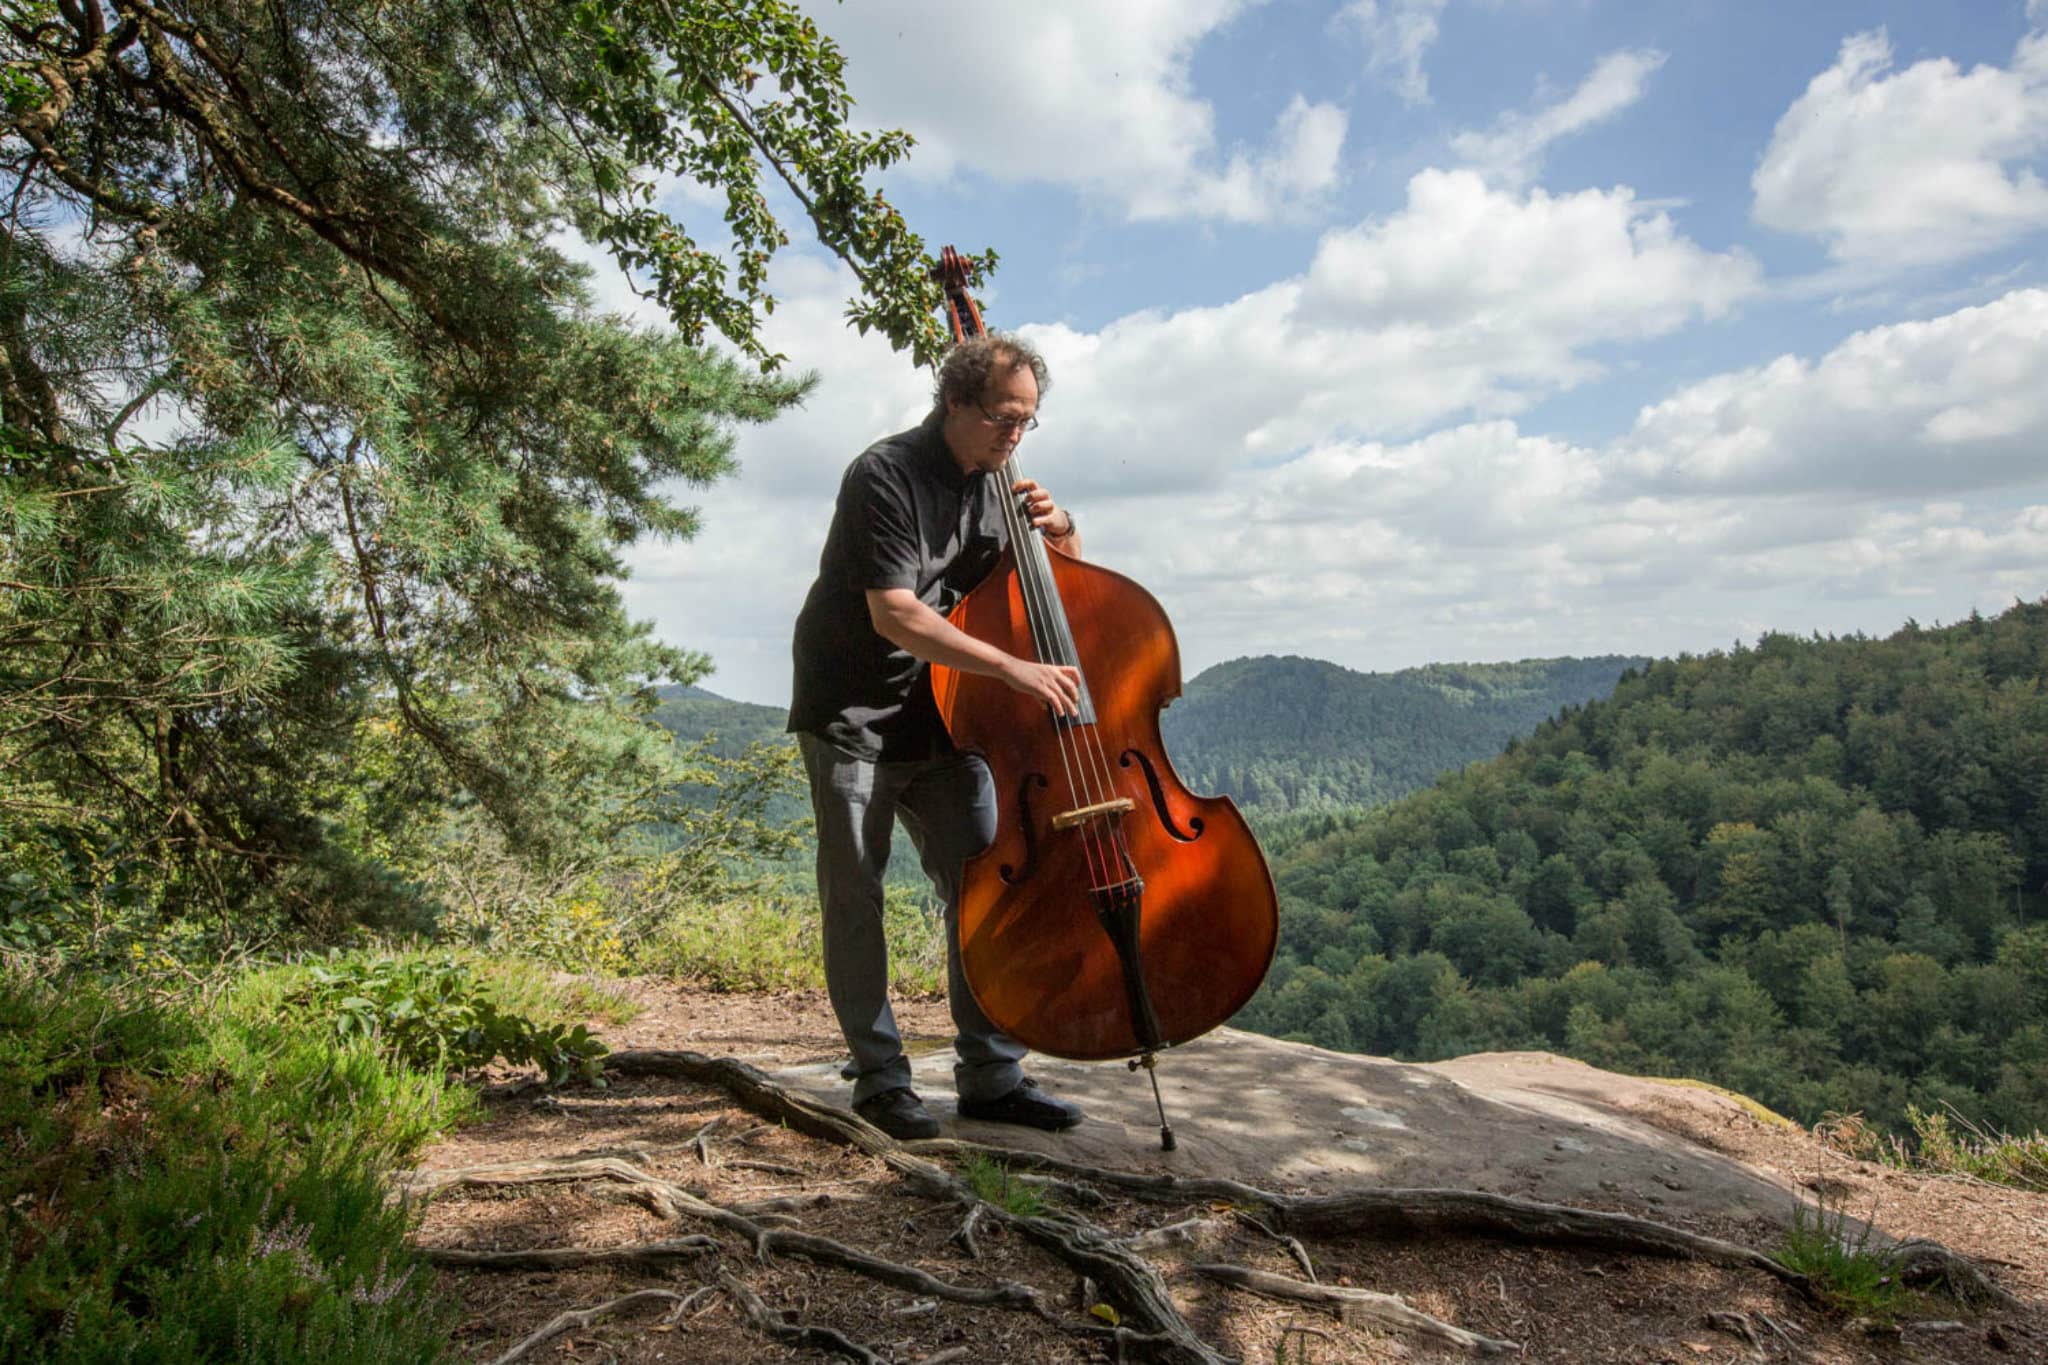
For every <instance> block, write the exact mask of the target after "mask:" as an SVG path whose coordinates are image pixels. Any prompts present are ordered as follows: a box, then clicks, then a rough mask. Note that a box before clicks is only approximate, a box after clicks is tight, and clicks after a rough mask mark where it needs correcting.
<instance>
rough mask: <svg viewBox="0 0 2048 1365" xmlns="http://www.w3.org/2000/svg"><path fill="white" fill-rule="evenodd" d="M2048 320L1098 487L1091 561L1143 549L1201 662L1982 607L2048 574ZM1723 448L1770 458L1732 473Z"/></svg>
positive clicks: (1863, 338) (1900, 331) (1987, 318)
mask: <svg viewBox="0 0 2048 1365" xmlns="http://www.w3.org/2000/svg"><path fill="white" fill-rule="evenodd" d="M2044 328H2048V294H2043V293H2040V292H2038V291H2029V292H2019V293H2014V294H2011V295H2008V296H2007V297H2006V298H2004V299H2001V300H1999V301H1998V302H1997V303H1996V304H1993V305H1990V306H1987V307H1982V308H1972V309H1965V310H1962V311H1960V312H1957V313H1954V314H1951V315H1949V316H1947V317H1944V318H1938V319H1934V320H1932V321H1930V322H1909V323H1901V324H1897V325H1895V326H1891V327H1884V328H1877V329H1872V330H1871V331H1868V332H1865V333H1862V334H1859V335H1857V336H1854V337H1851V338H1849V339H1848V340H1846V341H1844V342H1843V343H1842V344H1841V345H1839V346H1837V347H1835V348H1834V349H1833V350H1831V351H1830V352H1828V353H1827V354H1825V355H1823V356H1821V357H1819V358H1818V359H1815V360H1803V359H1799V358H1796V357H1788V358H1787V359H1785V360H1783V361H1780V362H1777V363H1775V364H1773V365H1769V366H1764V367H1760V368H1758V369H1756V370H1746V371H1740V372H1736V373H1733V374H1729V375H1724V376H1720V377H1718V378H1716V379H1714V380H1710V381H1707V382H1706V383H1703V384H1699V385H1694V386H1691V387H1690V388H1688V389H1686V390H1684V391H1682V392H1680V393H1678V394H1675V395H1673V396H1672V398H1671V399H1670V400H1668V401H1667V402H1665V403H1661V404H1657V405H1655V406H1653V407H1651V408H1649V409H1646V410H1645V412H1644V414H1643V416H1642V419H1641V420H1640V421H1639V422H1638V423H1637V425H1636V427H1635V428H1634V429H1633V430H1632V431H1631V432H1629V433H1628V434H1627V435H1626V436H1625V437H1623V438H1622V439H1620V440H1618V441H1616V442H1614V443H1612V444H1610V445H1608V446H1605V447H1595V446H1588V445H1581V444H1577V443H1573V442H1569V441H1564V440H1560V439H1557V438H1555V437H1552V436H1547V435H1543V434H1540V433H1535V432H1529V431H1524V430H1522V429H1520V427H1519V426H1518V425H1517V424H1516V423H1515V422H1513V421H1507V420H1494V421H1482V422H1470V423H1465V424H1463V425H1460V426H1456V427H1452V428H1450V429H1447V430H1443V431H1438V432H1434V433H1431V434H1429V435H1427V436H1423V437H1420V438H1418V439H1415V440H1412V441H1405V442H1382V441H1358V440H1350V441H1347V440H1342V439H1336V440H1327V441H1323V442H1319V443H1317V444H1316V445H1315V446H1314V447H1313V448H1311V449H1310V450H1308V451H1306V452H1305V453H1303V454H1301V455H1300V456H1298V457H1297V458H1295V459H1293V460H1290V461H1288V462H1286V463H1284V464H1282V465H1280V466H1278V467H1275V468H1257V467H1252V466H1249V465H1240V466H1239V467H1237V468H1235V469H1233V470H1231V471H1229V473H1228V474H1227V475H1226V476H1225V477H1224V482H1223V485H1222V487H1221V489H1220V490H1218V491H1216V492H1208V493H1202V494H1196V493H1192V492H1189V493H1179V494H1176V493H1172V492H1170V491H1169V492H1168V493H1166V494H1165V495H1164V496H1162V495H1160V494H1159V493H1157V492H1154V491H1151V490H1147V491H1146V492H1145V493H1143V494H1142V495H1139V494H1125V495H1122V496H1119V497H1116V498H1114V499H1110V500H1107V501H1106V505H1104V506H1103V507H1102V508H1101V511H1100V513H1099V514H1098V515H1096V516H1095V517H1094V518H1092V520H1091V530H1090V536H1091V551H1092V552H1093V553H1096V554H1098V555H1100V556H1103V557H1107V558H1110V559H1111V560H1112V561H1113V562H1116V563H1119V564H1123V563H1128V564H1134V565H1142V566H1144V569H1143V572H1144V575H1145V576H1146V577H1147V583H1148V586H1151V587H1152V588H1153V590H1154V591H1155V592H1157V593H1158V594H1159V596H1160V597H1161V599H1162V601H1164V602H1165V603H1166V605H1167V607H1168V610H1169V612H1171V613H1172V614H1173V616H1174V619H1175V620H1176V622H1177V624H1178V625H1179V627H1180V630H1181V634H1182V637H1183V647H1184V652H1185V654H1186V655H1187V657H1188V658H1189V659H1190V660H1191V661H1193V665H1194V666H1196V667H1199V666H1200V665H1201V664H1202V663H1206V662H1209V661H1211V660H1214V659H1216V658H1219V657H1227V656H1229V655H1233V654H1242V653H1247V652H1258V651H1277V652H1294V653H1307V654H1312V655H1318V656H1320V657H1324V658H1331V659H1335V660H1337V661H1339V662H1345V663H1351V664H1353V665H1355V666H1366V667H1388V666H1398V665H1400V664H1402V663H1412V662H1419V661H1422V660H1426V659H1452V658H1470V657H1475V656H1478V657H1490V658H1502V657H1513V656H1515V655H1516V654H1517V653H1522V654H1557V653H1566V652H1597V651H1605V650H1611V649H1616V648H1625V649H1629V650H1642V651H1647V652H1674V651H1676V650H1679V649H1688V648H1689V649H1698V648H1702V647H1705V646H1708V645H1712V644H1725V643H1726V642H1727V641H1728V640H1729V639H1731V638H1733V636H1734V635H1736V634H1747V635H1750V636H1753V635H1754V634H1755V633H1756V631H1757V630H1758V629H1762V628H1773V629H1789V630H1794V631H1805V630H1811V629H1822V630H1830V631H1844V630H1859V629H1860V630H1870V631H1883V630H1889V629H1891V628H1892V627H1893V626H1895V625H1896V624H1897V621H1898V619H1899V618H1900V617H1902V616H1903V615H1904V614H1905V613H1906V611H1908V610H1911V611H1913V612H1914V613H1915V614H1917V615H1919V616H1920V617H1921V618H1922V619H1923V620H1930V619H1933V618H1934V617H1936V616H1941V615H1946V616H1948V617H1949V618H1951V619H1953V617H1955V616H1956V615H1959V614H1961V613H1963V612H1965V611H1967V610H1969V609H1970V607H1972V606H1981V607H1982V608H1983V609H1985V610H1987V611H1994V610H1998V609H2000V608H2002V607H2003V606H2005V605H2006V604H2008V603H2009V602H2011V601H2012V600H2013V599H2014V598H2027V599H2034V598H2038V597H2040V596H2041V595H2042V594H2043V593H2044V592H2048V470H2044V468H2043V466H2042V465H2041V462H2040V461H2039V459H2038V457H2037V453H2038V451H2039V450H2041V449H2042V448H2043V446H2044V444H2048V396H2044V395H2048V377H2044V368H2048V359H2044V358H2043V357H2044V356H2048V346H2044V345H2043V344H2042V342H2043V341H2044V340H2048V337H2044V335H2043V330H2044ZM1987 414H1988V416H1987ZM1944 421H1946V422H1947V423H1948V429H1944ZM1716 441H1725V442H1726V443H1727V448H1728V449H1733V450H1736V451H1740V452H1745V453H1747V452H1754V451H1767V452H1772V453H1773V458H1772V459H1771V460H1769V461H1767V462H1765V463H1764V464H1763V465H1761V466H1759V467H1756V468H1751V467H1749V466H1746V465H1742V464H1737V465H1735V466H1732V467H1723V466H1722V465H1720V464H1718V463H1716V460H1717V459H1718V457H1719V455H1720V454H1721V453H1722V448H1721V447H1720V446H1717V445H1715V442H1716ZM2028 452H2034V453H2035V458H2027V453H2028ZM1212 566H1213V567H1212ZM1902 602H1912V603H1920V604H1922V605H1918V606H1911V607H1908V606H1902V605H1901V603H1902Z"/></svg>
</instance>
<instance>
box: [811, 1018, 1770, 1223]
mask: <svg viewBox="0 0 2048 1365" xmlns="http://www.w3.org/2000/svg"><path fill="white" fill-rule="evenodd" d="M952 1061H953V1057H952V1051H951V1049H950V1048H948V1047H944V1046H940V1047H937V1048H931V1047H924V1048H920V1049H919V1052H918V1055H916V1056H915V1057H914V1058H913V1060H912V1071H913V1074H914V1076H915V1078H916V1079H915V1084H916V1087H917V1091H918V1093H919V1094H920V1095H921V1096H923V1098H924V1101H925V1104H926V1105H927V1107H929V1108H930V1110H931V1111H932V1113H933V1114H934V1115H935V1116H936V1117H937V1118H938V1119H939V1120H940V1121H941V1122H942V1123H943V1124H944V1125H945V1136H948V1137H959V1138H966V1139H970V1140H973V1141H977V1142H987V1143H992V1144H996V1145H1000V1146H1005V1147H1017V1148H1024V1149H1028V1150H1031V1151H1036V1152H1043V1153H1046V1154H1047V1155H1052V1156H1058V1157H1062V1158H1064V1159H1066V1160H1069V1161H1076V1162H1081V1163H1084V1164H1087V1165H1091V1166H1105V1167H1111V1168H1115V1169H1119V1170H1129V1171H1143V1172H1165V1171H1171V1172H1174V1173H1177V1174H1181V1175H1189V1176H1221V1177H1226V1178H1229V1179H1233V1180H1239V1181H1243V1182H1245V1183H1246V1184H1251V1185H1258V1186H1261V1187H1264V1188H1268V1189H1285V1190H1293V1191H1307V1192H1314V1193H1330V1192H1335V1191H1338V1190H1342V1189H1347V1188H1354V1189H1355V1188H1358V1187H1361V1186H1371V1187H1376V1188H1384V1187H1416V1186H1432V1187H1448V1188H1459V1189H1473V1190H1487V1191H1491V1192H1493V1193H1496V1194H1512V1195H1520V1196H1522V1197H1525V1198H1531V1199H1541V1200H1545V1201H1549V1202H1552V1203H1559V1204H1573V1205H1578V1206H1582V1207H1601V1208H1613V1207H1616V1206H1626V1207H1631V1208H1636V1209H1638V1210H1639V1211H1645V1212H1648V1213H1649V1214H1650V1216H1653V1217H1657V1218H1660V1219H1662V1220H1664V1221H1667V1222H1676V1223H1680V1224H1683V1223H1686V1222H1689V1221H1692V1220H1693V1219H1695V1218H1701V1217H1711V1218H1712V1219H1714V1220H1716V1221H1720V1220H1724V1219H1728V1218H1731V1217H1732V1218H1737V1219H1750V1218H1760V1219H1767V1220H1770V1221H1773V1222H1780V1223H1782V1222H1786V1221H1788V1220H1789V1218H1790V1215H1791V1211H1792V1209H1793V1207H1794V1203H1795V1199H1794V1194H1793V1191H1792V1188H1791V1187H1790V1186H1789V1185H1786V1184H1783V1183H1781V1182H1779V1181H1778V1180H1776V1179H1774V1178H1772V1177H1771V1176H1768V1175H1766V1174H1765V1173H1764V1172H1761V1171H1759V1170H1757V1169H1755V1168H1753V1167H1750V1166H1747V1165H1744V1164H1743V1163H1741V1162H1739V1161H1736V1160H1734V1159H1732V1158H1730V1157H1727V1156H1723V1155H1721V1154H1720V1153H1718V1152H1716V1151H1714V1150H1712V1149H1711V1148H1708V1147H1705V1146H1702V1145H1700V1144H1699V1143H1697V1142H1694V1141H1692V1140H1690V1139H1688V1138H1686V1137H1683V1136H1680V1135H1679V1134H1678V1133H1676V1132H1673V1131H1670V1130H1669V1129H1667V1128H1665V1127H1660V1126H1657V1125H1655V1124H1653V1123H1650V1122H1647V1121H1645V1118H1644V1116H1645V1115H1652V1116H1655V1115H1660V1114H1676V1115H1677V1116H1679V1117H1682V1118H1686V1119H1689V1120H1690V1122H1688V1123H1686V1124H1685V1125H1684V1126H1687V1127H1691V1128H1701V1127H1705V1128H1709V1129H1710V1128H1711V1127H1713V1126H1714V1125H1716V1124H1725V1123H1729V1122H1747V1121H1749V1117H1750V1116H1749V1115H1748V1114H1747V1113H1746V1112H1745V1110H1744V1108H1743V1106H1742V1104H1741V1102H1740V1101H1738V1100H1737V1099H1735V1098H1733V1097H1730V1096H1727V1095H1724V1094H1721V1093H1719V1092H1716V1091H1712V1090H1707V1089H1698V1088H1688V1087H1685V1086H1682V1085H1679V1084H1676V1083H1672V1082H1666V1081H1654V1080H1644V1079H1641V1078H1637V1077H1632V1076H1621V1075H1616V1074H1615V1073H1613V1072H1608V1071H1601V1070H1599V1069H1597V1068H1595V1067H1590V1066H1586V1065H1585V1064H1583V1063H1580V1062H1574V1061H1570V1060H1567V1059H1565V1058H1561V1057H1557V1056H1553V1055H1552V1054H1549V1053H1542V1052H1494V1053H1482V1054H1478V1055H1476V1056H1472V1057H1462V1058H1459V1059H1457V1060H1456V1061H1450V1062H1439V1063H1432V1064H1412V1063H1406V1062H1395V1061H1389V1060H1386V1059H1385V1058H1380V1057H1361V1056H1354V1055H1351V1054H1348V1053H1338V1052H1327V1051H1324V1050H1323V1049H1321V1048H1317V1047H1310V1046H1308V1045H1306V1044H1302V1043H1288V1042H1282V1041H1280V1040H1278V1039H1275V1038H1267V1037H1263V1036H1261V1035H1259V1034H1254V1033H1242V1032H1239V1031H1237V1030H1235V1029H1218V1030H1217V1031H1215V1032H1213V1033H1210V1034H1208V1035H1206V1036H1204V1037H1202V1038H1199V1039H1197V1040H1195V1041H1194V1042H1192V1043H1188V1044H1186V1045H1184V1046H1181V1047H1177V1048H1174V1049H1172V1050H1171V1051H1170V1052H1168V1053H1166V1054H1164V1055H1163V1056H1162V1057H1161V1059H1160V1062H1159V1086H1160V1093H1161V1094H1162V1096H1163V1097H1164V1098H1165V1101H1166V1112H1167V1116H1168V1118H1169V1119H1170V1120H1171V1122H1172V1124H1173V1128H1174V1134H1175V1136H1176V1137H1177V1139H1178V1141H1179V1145H1178V1150H1176V1151H1172V1152H1163V1151H1161V1150H1160V1147H1159V1121H1158V1116H1157V1113H1156V1111H1155V1110H1154V1108H1153V1103H1152V1090H1151V1087H1150V1086H1149V1085H1148V1084H1147V1083H1146V1079H1145V1077H1144V1075H1143V1074H1142V1073H1137V1072H1132V1071H1131V1070H1129V1069H1128V1068H1126V1067H1125V1066H1124V1065H1123V1064H1122V1063H1081V1062H1065V1061H1059V1060H1057V1059H1055V1058H1051V1057H1038V1056H1034V1057H1032V1058H1031V1059H1030V1061H1029V1063H1028V1065H1029V1068H1030V1070H1031V1073H1032V1074H1033V1075H1034V1076H1036V1077H1037V1078H1038V1079H1039V1081H1040V1082H1041V1083H1042V1084H1043V1085H1044V1086H1045V1088H1046V1089H1047V1090H1049V1091H1051V1092H1052V1093H1054V1094H1057V1095H1060V1096H1062V1097H1063V1098H1066V1099H1070V1100H1073V1101H1075V1102H1077V1103H1079V1104H1080V1105H1081V1106H1082V1108H1083V1109H1085V1110H1086V1111H1087V1114H1088V1121H1087V1122H1085V1123H1083V1124H1082V1125H1081V1126H1080V1127H1078V1128H1075V1129H1072V1130H1070V1131H1068V1132H1065V1133H1041V1132H1036V1131H1034V1130H1031V1129H1028V1128H1018V1127H1014V1126H1010V1125H1004V1124H992V1123H981V1122H977V1121H975V1120H972V1119H963V1118H960V1117H959V1116H958V1114H957V1113H956V1112H955V1111H954V1107H953V1083H952V1082H953V1078H952ZM774 1074H775V1076H776V1079H777V1080H779V1081H781V1082H783V1083H784V1084H787V1085H790V1086H793V1087H795V1088H798V1089H801V1090H803V1091H805V1092H807V1093H809V1094H811V1095H814V1096H816V1097H817V1098H819V1099H822V1100H824V1101H826V1102H828V1103H833V1104H838V1105H842V1106H843V1105H847V1104H849V1103H850V1102H851V1094H852V1092H851V1088H850V1087H849V1086H848V1084H847V1083H846V1081H845V1080H843V1079H842V1078H841V1076H840V1073H839V1068H838V1066H837V1065H836V1064H818V1065H811V1066H801V1067H792V1068H789V1069H787V1070H783V1071H778V1072H776V1073H774ZM1645 1205H1647V1206H1648V1208H1647V1209H1644V1208H1643V1206H1645Z"/></svg>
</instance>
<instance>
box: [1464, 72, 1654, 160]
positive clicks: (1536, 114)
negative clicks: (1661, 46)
mask: <svg viewBox="0 0 2048 1365" xmlns="http://www.w3.org/2000/svg"><path fill="white" fill-rule="evenodd" d="M1663 65H1664V54H1663V53H1661V52H1656V51H1651V50H1648V49H1633V50H1625V51H1621V52H1610V53H1608V54H1607V55H1606V56H1605V57H1602V58H1601V59H1600V60H1599V62H1597V63H1596V64H1595V65H1594V67H1593V70H1592V71H1591V72H1590V73H1588V74H1587V76H1586V79H1585V80H1583V81H1581V82H1579V85H1578V88H1576V89H1575V90H1573V91H1572V92H1571V93H1570V94H1568V95H1565V96H1563V97H1562V98H1560V99H1555V100H1552V101H1549V102H1548V103H1544V104H1539V105H1537V106H1536V107H1535V108H1532V109H1527V110H1515V111H1511V112H1509V113H1506V114H1503V115H1501V117H1500V119H1499V120H1498V121H1497V122H1496V123H1495V124H1494V126H1493V129H1492V130H1491V131H1490V132H1484V133H1481V132H1463V133H1459V134H1458V135H1456V136H1455V137H1453V138H1452V139H1451V148H1452V150H1453V151H1455V152H1456V153H1457V154H1458V155H1459V157H1461V158H1462V159H1463V160H1464V161H1465V162H1466V163H1467V164H1468V165H1471V166H1474V167H1477V168H1478V169H1480V170H1482V171H1484V172H1486V173H1487V174H1488V175H1490V176H1492V177H1493V178H1494V179H1496V180H1499V181H1502V182H1505V183H1507V184H1510V185H1520V184H1524V183H1526V182H1528V181H1529V180H1531V179H1533V178H1534V177H1535V175H1536V173H1537V171H1538V170H1539V169H1541V167H1542V164H1543V153H1544V152H1545V151H1546V150H1547V149H1548V148H1549V146H1550V144H1551V143H1553V142H1556V141H1557V140H1558V139H1560V138H1565V137H1570V136H1571V135H1572V134H1573V133H1577V132H1580V131H1583V130H1584V129H1587V128H1590V127H1592V126H1593V125H1594V124H1597V123H1603V122H1605V121H1606V120H1608V119H1611V118H1613V117H1614V116H1615V115H1616V114H1619V113H1620V112H1621V111H1622V110H1624V109H1626V108H1628V107H1629V106H1630V105H1632V104H1634V103H1635V102H1636V101H1638V100H1640V99H1641V98H1642V97H1643V89H1644V86H1645V85H1646V83H1647V82H1648V81H1649V78H1650V77H1651V76H1652V75H1653V74H1655V72H1656V71H1657V69H1658V68H1659V67H1661V66H1663Z"/></svg>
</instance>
